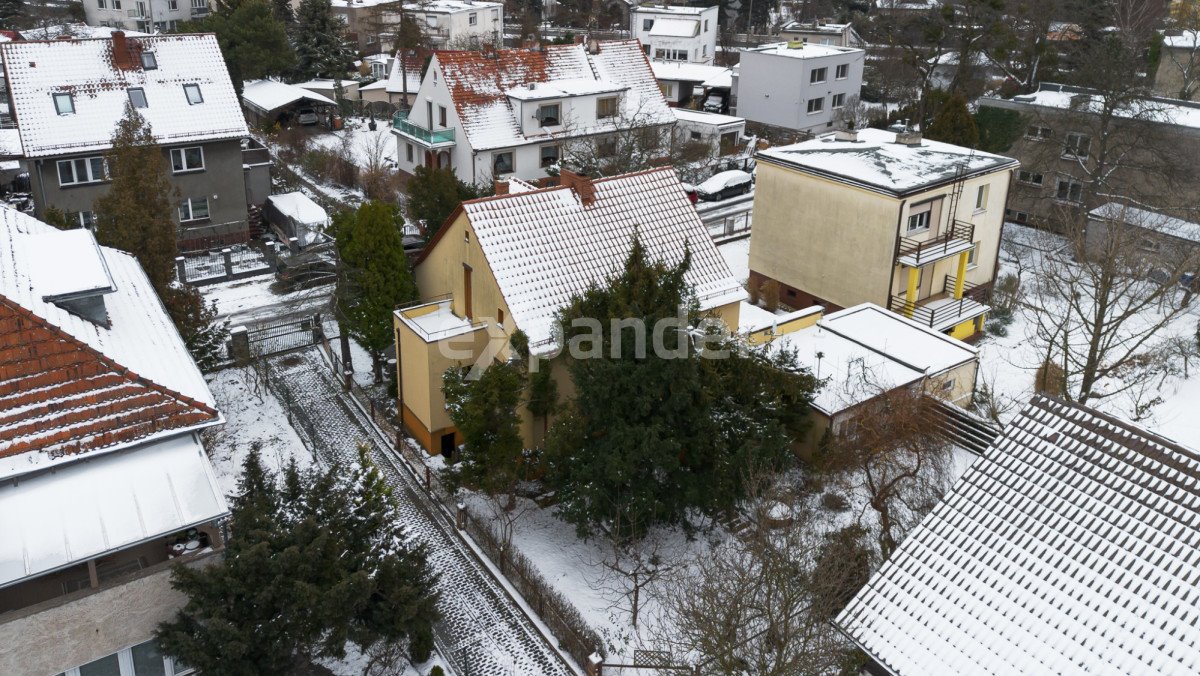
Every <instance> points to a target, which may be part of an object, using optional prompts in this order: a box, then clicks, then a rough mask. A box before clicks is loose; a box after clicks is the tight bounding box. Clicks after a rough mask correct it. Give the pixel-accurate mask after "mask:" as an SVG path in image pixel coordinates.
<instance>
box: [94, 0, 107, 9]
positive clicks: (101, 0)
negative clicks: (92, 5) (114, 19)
mask: <svg viewBox="0 0 1200 676" xmlns="http://www.w3.org/2000/svg"><path fill="white" fill-rule="evenodd" d="M104 5H105V3H104V0H96V7H97V8H99V9H105V6H104Z"/></svg>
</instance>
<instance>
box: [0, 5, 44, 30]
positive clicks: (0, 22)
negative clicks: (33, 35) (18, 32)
mask: <svg viewBox="0 0 1200 676" xmlns="http://www.w3.org/2000/svg"><path fill="white" fill-rule="evenodd" d="M39 4H40V3H39ZM24 13H25V3H24V1H23V0H0V28H4V29H8V30H11V29H13V28H16V25H17V23H18V22H19V21H20V19H21V17H22V16H23V15H24Z"/></svg>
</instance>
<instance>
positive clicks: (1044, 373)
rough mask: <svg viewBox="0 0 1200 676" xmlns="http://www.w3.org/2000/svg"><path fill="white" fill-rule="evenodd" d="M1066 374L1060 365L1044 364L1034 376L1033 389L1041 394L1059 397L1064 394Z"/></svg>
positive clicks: (1050, 362) (1047, 362)
mask: <svg viewBox="0 0 1200 676" xmlns="http://www.w3.org/2000/svg"><path fill="white" fill-rule="evenodd" d="M1065 379H1066V374H1065V373H1064V372H1063V369H1062V367H1061V366H1059V365H1058V364H1055V363H1054V362H1052V361H1046V362H1043V363H1042V365H1041V366H1039V367H1038V370H1037V374H1036V375H1035V376H1034V381H1033V389H1034V391H1036V392H1039V393H1041V394H1048V395H1050V396H1058V395H1060V394H1062V393H1063V386H1064V385H1065V384H1066V383H1065V382H1064V381H1065Z"/></svg>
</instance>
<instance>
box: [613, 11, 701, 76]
mask: <svg viewBox="0 0 1200 676" xmlns="http://www.w3.org/2000/svg"><path fill="white" fill-rule="evenodd" d="M717 12H718V8H717V6H716V5H714V6H712V7H670V6H662V5H659V6H652V5H643V6H641V7H635V8H634V9H633V11H632V12H630V14H629V23H630V28H629V32H630V35H632V36H633V37H635V38H637V39H638V41H639V42H641V43H642V49H643V50H644V51H645V52H646V56H648V57H650V58H652V59H656V60H661V61H687V62H689V63H706V64H711V63H712V62H713V57H714V56H715V55H716V52H717Z"/></svg>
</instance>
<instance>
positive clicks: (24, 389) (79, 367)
mask: <svg viewBox="0 0 1200 676" xmlns="http://www.w3.org/2000/svg"><path fill="white" fill-rule="evenodd" d="M218 417H219V416H218V414H217V411H216V410H214V409H213V408H212V407H211V406H208V405H207V404H204V403H202V402H199V401H196V400H194V399H191V398H189V397H186V396H184V395H182V394H179V393H176V392H173V391H171V390H169V389H167V388H165V387H162V386H161V385H158V384H156V383H153V382H151V381H149V380H147V379H146V378H143V377H142V376H140V375H138V374H137V373H134V372H132V371H130V370H128V369H127V368H125V367H123V366H121V365H120V364H118V363H116V362H114V361H112V360H111V359H109V358H108V357H105V356H104V355H103V354H101V353H100V352H98V351H97V350H95V349H93V348H92V347H90V346H88V345H87V344H86V343H84V342H82V341H80V340H77V339H75V338H73V337H72V336H70V335H69V334H67V333H66V332H64V331H62V330H60V329H58V328H57V327H55V326H53V325H52V324H50V323H49V322H47V321H46V320H45V319H43V318H41V317H39V316H37V315H35V314H34V313H32V312H30V311H29V310H26V309H25V308H23V307H21V306H20V305H18V304H17V303H14V302H12V301H10V300H9V299H7V298H4V297H0V458H4V457H9V456H16V455H20V454H22V453H26V452H30V451H43V452H46V453H48V454H49V455H51V456H60V455H70V454H75V453H82V452H86V451H92V450H96V449H100V448H104V447H108V446H113V445H116V444H122V443H126V442H129V441H133V440H136V439H139V438H142V437H146V436H149V435H152V434H157V433H159V432H164V431H168V430H175V429H185V428H189V427H194V426H196V425H199V424H202V423H205V422H210V421H216V420H218Z"/></svg>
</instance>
